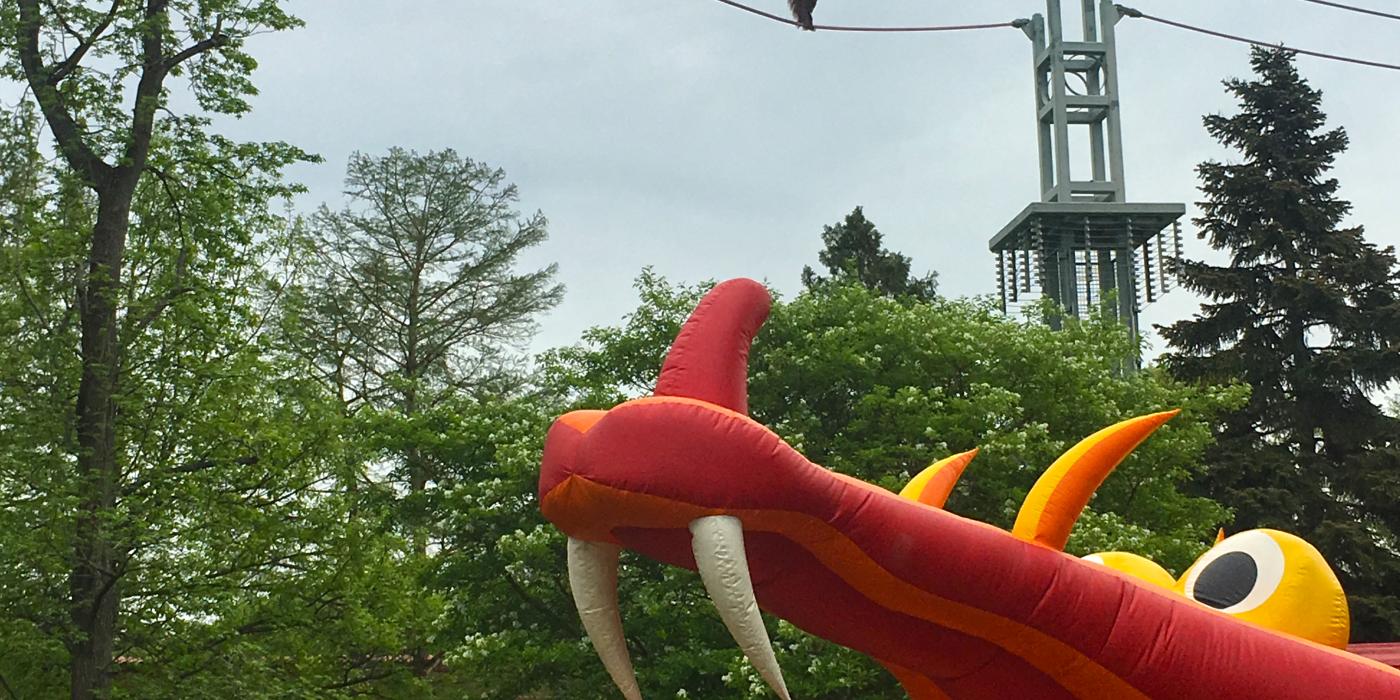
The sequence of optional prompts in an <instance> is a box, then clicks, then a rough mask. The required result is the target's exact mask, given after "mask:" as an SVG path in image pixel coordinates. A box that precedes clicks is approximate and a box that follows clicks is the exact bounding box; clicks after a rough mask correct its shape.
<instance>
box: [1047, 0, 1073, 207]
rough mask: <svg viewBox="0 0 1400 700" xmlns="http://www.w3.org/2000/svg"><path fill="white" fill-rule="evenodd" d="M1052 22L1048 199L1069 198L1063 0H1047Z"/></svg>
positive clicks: (1067, 199) (1064, 199)
mask: <svg viewBox="0 0 1400 700" xmlns="http://www.w3.org/2000/svg"><path fill="white" fill-rule="evenodd" d="M1048 2H1049V15H1050V16H1049V17H1048V18H1047V19H1048V20H1049V22H1050V100H1051V104H1052V109H1053V111H1054V115H1055V116H1054V124H1053V125H1052V128H1053V129H1054V131H1055V193H1054V195H1053V196H1052V197H1051V198H1050V199H1049V200H1048V201H1052V202H1068V201H1070V199H1071V197H1070V191H1071V189H1072V188H1073V185H1072V184H1071V182H1070V167H1069V110H1068V107H1067V105H1066V99H1067V96H1066V92H1065V52H1064V41H1065V32H1064V26H1063V18H1062V17H1061V16H1060V0H1048Z"/></svg>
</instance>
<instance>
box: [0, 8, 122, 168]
mask: <svg viewBox="0 0 1400 700" xmlns="http://www.w3.org/2000/svg"><path fill="white" fill-rule="evenodd" d="M16 2H17V3H18V5H19V22H18V23H17V24H16V25H15V33H16V37H15V39H16V40H17V44H18V46H17V48H18V52H19V62H20V66H21V68H23V70H24V77H25V80H26V81H28V82H29V88H30V89H31V90H33V92H34V99H35V100H36V101H37V102H38V103H39V110H40V111H42V112H43V113H44V120H45V121H47V122H48V124H49V129H50V130H51V131H52V132H53V136H54V140H55V141H56V142H58V150H59V152H60V153H62V154H63V158H64V160H66V161H67V162H68V166H69V167H71V168H73V170H74V171H75V172H76V173H78V175H79V176H81V177H82V178H83V180H85V181H86V182H87V184H88V185H89V186H91V187H93V188H94V189H97V190H102V189H105V188H106V187H107V184H108V181H109V180H110V178H111V175H112V171H113V168H112V167H111V166H110V165H108V164H107V163H106V162H104V161H103V160H102V159H101V158H100V157H98V155H97V153H96V152H94V151H93V150H92V147H91V146H90V145H89V144H88V142H87V140H86V139H85V138H84V137H83V133H82V130H81V129H79V128H78V124H77V122H76V121H75V120H74V119H73V114H72V113H71V112H70V111H69V110H68V108H67V107H66V106H65V105H64V104H63V100H62V98H60V97H59V94H58V90H57V89H56V88H55V86H54V85H53V83H52V82H50V80H49V76H50V75H51V71H50V68H49V67H48V66H45V65H44V60H43V56H42V51H41V49H40V47H39V28H40V24H41V17H40V13H39V0H16Z"/></svg>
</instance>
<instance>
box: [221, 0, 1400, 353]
mask: <svg viewBox="0 0 1400 700" xmlns="http://www.w3.org/2000/svg"><path fill="white" fill-rule="evenodd" d="M749 1H750V2H751V3H752V4H755V5H758V6H760V7H762V8H764V9H767V10H770V11H773V12H777V13H783V12H785V10H786V6H785V2H784V1H783V0H749ZM1354 3H1355V4H1364V5H1368V6H1370V7H1372V8H1375V9H1378V10H1386V11H1390V12H1395V13H1400V0H1354ZM1078 4H1079V3H1078V2H1075V0H1066V2H1065V5H1066V7H1067V8H1068V9H1069V10H1071V11H1077V6H1078ZM1125 4H1129V5H1132V6H1135V7H1137V8H1138V9H1140V10H1143V11H1145V12H1149V13H1153V14H1157V15H1160V16H1163V17H1167V18H1171V19H1177V20H1180V21H1185V22H1190V23H1195V24H1199V25H1203V26H1207V27H1211V28H1214V29H1218V30H1222V31H1230V32H1234V33H1238V34H1244V35H1248V36H1251V37H1257V38H1260V39H1264V40H1268V41H1282V42H1284V43H1287V44H1288V45H1290V46H1295V47H1301V48H1310V49H1316V50H1323V51H1332V52H1336V53H1343V54H1348V55H1354V56H1358V57H1363V58H1370V59H1373V60H1380V61H1386V62H1391V63H1400V21H1392V20H1385V19H1380V18H1376V17H1370V16H1366V15H1361V14H1355V13H1350V12H1345V11H1341V10H1338V9H1333V8H1328V7H1322V6H1319V5H1316V4H1313V3H1309V2H1304V1H1303V0H1172V1H1167V0H1131V1H1130V2H1127V3H1125ZM290 6H291V8H292V10H293V11H294V12H295V13H296V14H297V15H299V16H300V17H302V18H303V19H305V20H306V24H307V26H306V27H305V28H303V29H300V30H296V31H293V32H286V33H280V34H274V35H267V36H262V37H258V38H256V39H255V40H254V42H253V45H252V50H253V53H254V54H255V55H256V56H257V57H258V59H259V61H260V63H261V68H260V69H259V71H258V73H257V75H256V82H257V84H258V86H259V88H260V89H261V92H262V94H261V96H260V97H258V98H257V99H256V100H255V101H254V105H255V108H254V111H253V113H252V114H251V115H249V116H247V117H245V118H243V119H241V120H239V121H237V122H234V123H227V124H222V128H223V129H224V131H225V132H226V133H229V134H230V135H232V136H235V137H238V138H245V139H278V140H285V141H290V142H292V143H294V144H297V145H299V146H301V147H303V148H305V149H308V150H310V151H313V152H316V153H319V154H320V155H322V156H323V157H324V158H325V159H326V162H325V163H324V164H321V165H315V166H303V167H299V168H298V169H296V170H295V171H294V173H293V174H294V177H296V178H297V179H300V180H301V181H303V182H305V183H306V184H307V185H308V186H309V187H310V188H311V195H310V197H309V198H308V200H307V204H308V206H309V205H311V204H314V203H318V202H321V201H327V202H330V203H331V204H332V205H333V206H338V204H339V203H340V202H341V201H342V200H341V195H340V189H341V187H340V183H341V180H342V178H343V173H344V167H345V162H346V158H347V156H348V155H349V154H350V153H351V152H352V151H355V150H359V151H364V152H367V153H380V152H383V151H384V150H385V149H387V148H389V147H391V146H404V147H409V148H414V149H418V150H420V151H426V150H429V149H438V148H446V147H451V148H454V149H456V150H457V151H458V152H460V153H462V154H464V155H468V156H471V157H473V158H475V159H479V160H482V161H485V162H488V163H490V164H492V165H495V166H499V167H502V168H504V169H505V170H506V171H507V173H508V175H509V177H510V179H512V180H513V181H514V182H516V183H517V184H518V185H519V187H520V192H521V196H522V202H521V204H522V208H524V209H525V210H534V209H539V210H542V211H543V212H544V213H545V214H546V215H547V216H548V217H549V219H550V222H551V223H550V240H549V242H548V243H547V244H546V245H544V246H542V247H540V248H539V249H538V250H536V251H534V252H532V253H531V254H530V255H529V258H528V261H527V262H528V263H530V264H533V265H539V264H544V263H547V262H550V261H557V262H558V263H559V266H560V278H561V280H562V281H563V282H564V283H565V284H566V285H567V286H568V295H567V297H566V300H565V302H564V303H563V304H562V305H561V306H560V307H559V308H558V309H557V310H555V311H554V312H553V313H552V314H550V315H549V316H548V317H547V318H545V319H544V320H543V323H542V328H541V334H540V336H539V337H538V338H537V340H536V342H535V343H534V344H533V346H534V347H535V348H542V347H548V346H553V345H558V344H564V343H570V342H573V341H574V340H576V339H577V338H578V336H579V333H580V331H581V330H583V329H584V328H586V327H587V326H590V325H595V324H601V323H615V322H617V320H618V319H620V318H621V316H622V315H623V314H624V313H626V312H627V311H628V310H629V309H631V308H633V307H634V306H635V297H634V296H633V294H632V291H631V288H630V285H631V284H632V280H633V278H634V277H635V276H636V275H637V273H638V272H639V270H640V269H641V268H642V267H643V266H644V265H651V266H654V267H655V268H656V270H657V271H659V272H661V273H663V274H665V275H666V276H668V277H671V278H673V279H676V280H684V281H695V280H699V279H704V278H720V279H723V278H727V277H733V276H740V275H743V276H749V277H754V278H758V279H763V280H768V281H771V282H772V283H774V284H776V285H777V287H778V288H779V289H781V290H783V291H784V292H786V293H788V294H791V293H793V292H795V291H796V290H797V289H798V288H799V284H798V275H799V272H800V270H801V268H802V266H803V265H804V264H815V258H816V253H817V250H818V249H819V247H820V241H819V235H818V234H819V232H820V230H821V228H822V226H823V225H824V224H829V223H832V222H835V221H837V220H839V219H840V218H841V217H842V216H843V215H844V214H846V213H847V212H849V211H850V210H851V209H852V208H853V207H854V206H856V205H863V206H864V207H865V211H866V214H867V216H869V217H870V218H871V219H872V220H873V221H874V222H875V223H876V224H877V225H878V226H879V228H880V230H881V231H882V232H884V234H885V240H886V245H888V246H889V247H890V248H893V249H896V250H899V251H902V252H903V253H905V254H907V255H910V256H912V257H913V259H914V263H915V267H916V268H917V269H918V270H920V271H922V270H925V269H933V270H937V271H938V272H939V274H940V279H941V283H940V284H941V286H940V289H941V291H942V292H944V293H946V294H949V295H972V294H986V293H990V292H992V291H993V289H994V286H995V276H994V272H993V269H994V268H993V262H994V261H993V258H992V256H991V255H990V254H989V253H988V252H987V246H986V243H987V240H988V238H989V237H990V236H991V235H992V234H993V233H995V232H996V231H997V230H998V229H1000V228H1001V226H1002V225H1003V224H1005V223H1006V222H1007V221H1008V220H1009V219H1010V218H1011V217H1012V216H1014V215H1015V214H1016V213H1017V212H1018V211H1020V210H1021V208H1022V207H1024V206H1025V205H1026V204H1027V203H1028V202H1030V201H1032V200H1034V199H1036V198H1037V192H1036V188H1037V182H1038V181H1037V174H1036V173H1037V171H1036V160H1035V153H1036V152H1035V146H1034V142H1035V127H1034V117H1033V113H1032V105H1033V102H1032V92H1031V60H1030V53H1031V50H1030V42H1029V41H1028V40H1027V39H1026V37H1025V35H1023V34H1022V33H1021V32H1020V31H1019V30H1014V29H997V30H987V31H976V32H960V33H940V34H906V35H889V34H839V33H830V32H817V33H815V34H812V33H804V32H799V31H797V30H796V29H794V28H791V27H785V26H782V25H778V24H776V23H772V22H769V21H766V20H762V19H759V18H756V17H754V16H751V15H748V14H744V13H741V12H739V11H736V10H733V9H730V8H728V7H726V6H724V5H722V4H720V3H718V2H715V1H714V0H398V1H392V2H391V1H386V0H301V1H299V2H292V3H290ZM1044 8H1045V4H1044V2H1043V0H984V1H982V2H951V1H949V0H821V3H820V4H819V5H818V7H817V13H818V21H819V22H826V23H832V24H875V25H878V24H906V25H907V24H950V23H968V22H996V21H1004V20H1010V19H1013V18H1016V17H1028V16H1030V15H1031V14H1033V13H1035V12H1044ZM1067 24H1068V22H1067ZM1118 37H1119V47H1118V49H1119V57H1120V68H1121V71H1120V72H1121V83H1120V90H1121V93H1122V99H1123V121H1124V142H1125V151H1126V157H1127V178H1126V181H1127V189H1128V196H1129V199H1131V200H1134V201H1157V202H1186V203H1188V205H1189V204H1191V203H1193V202H1194V201H1195V200H1196V199H1197V192H1196V189H1195V185H1196V180H1195V174H1194V172H1193V167H1194V166H1195V165H1196V164H1197V163H1198V162H1200V161H1202V160H1203V159H1207V158H1219V157H1222V156H1224V155H1226V154H1225V153H1224V152H1223V151H1221V150H1220V149H1219V148H1218V147H1217V146H1216V145H1215V144H1214V143H1213V142H1212V141H1211V139H1210V138H1209V137H1208V136H1207V135H1206V133H1205V131H1204V130H1203V129H1202V128H1201V121H1200V118H1201V115H1202V114H1205V113H1208V112H1218V111H1222V110H1224V111H1229V110H1230V109H1232V104H1231V102H1230V100H1229V99H1228V97H1227V96H1226V95H1225V94H1224V92H1223V91H1222V89H1221V87H1220V80H1221V79H1222V78H1225V77H1228V76H1247V75H1248V73H1249V70H1248V63H1247V59H1248V50H1247V47H1245V46H1243V45H1239V44H1233V43H1229V42H1225V41H1221V40H1218V39H1213V38H1210V37H1205V36H1200V35H1196V34H1191V33H1187V32H1184V31H1181V30H1178V29H1172V28H1169V27H1165V26H1161V25H1158V24H1152V23H1148V22H1147V21H1144V20H1131V19H1125V20H1123V22H1122V23H1120V24H1119V26H1118ZM1299 66H1300V68H1301V70H1302V72H1303V74H1304V75H1305V76H1306V77H1307V78H1308V79H1309V80H1310V81H1311V82H1312V84H1313V85H1314V86H1315V87H1318V88H1320V89H1322V90H1323V92H1324V104H1323V106H1324V109H1325V110H1326V111H1327V112H1328V114H1329V115H1330V117H1331V119H1332V123H1333V124H1335V125H1342V126H1345V127H1346V129H1347V131H1348V132H1349V134H1350V136H1351V149H1350V150H1349V151H1348V152H1347V153H1346V154H1345V155H1344V156H1343V157H1342V158H1341V159H1340V161H1339V162H1338V166H1337V169H1336V171H1335V174H1336V176H1337V177H1338V178H1340V180H1341V182H1342V194H1343V196H1345V197H1347V198H1348V199H1350V200H1351V201H1352V202H1353V203H1354V204H1355V210H1354V216H1353V219H1354V221H1356V222H1359V223H1364V224H1365V225H1366V226H1367V230H1368V236H1369V238H1370V240H1371V241H1373V242H1376V243H1379V244H1384V245H1394V244H1397V243H1400V201H1398V200H1400V195H1397V191H1400V165H1397V163H1400V71H1387V70H1381V69H1376V68H1367V67H1362V66H1353V65H1346V64H1340V63H1333V62H1328V61H1323V60H1318V59H1313V58H1307V57H1302V58H1300V59H1299ZM1188 211H1194V207H1193V206H1192V207H1189V208H1188ZM1187 252H1188V254H1191V255H1194V256H1200V255H1203V254H1204V252H1205V244H1204V243H1203V242H1200V241H1197V240H1196V239H1195V237H1194V231H1193V230H1191V229H1190V227H1189V226H1188V240H1187ZM1197 303H1198V302H1197V301H1196V300H1194V299H1192V298H1191V297H1190V296H1189V295H1186V294H1183V293H1181V292H1179V291H1178V292H1173V294H1172V295H1170V296H1169V297H1167V299H1166V300H1165V301H1161V302H1158V303H1157V304H1155V305H1153V306H1150V307H1148V309H1147V310H1146V312H1145V314H1144V321H1145V322H1146V323H1153V322H1166V321H1170V320H1172V319H1174V318H1178V317H1180V316H1183V315H1186V314H1189V313H1190V312H1192V311H1193V310H1194V309H1195V308H1196V304H1197ZM1157 345H1158V347H1157V350H1160V343H1157Z"/></svg>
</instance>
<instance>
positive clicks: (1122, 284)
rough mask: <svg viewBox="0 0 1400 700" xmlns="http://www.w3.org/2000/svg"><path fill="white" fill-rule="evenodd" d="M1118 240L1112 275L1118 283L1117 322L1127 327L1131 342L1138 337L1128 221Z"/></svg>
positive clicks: (1130, 235) (1134, 280) (1134, 277)
mask: <svg viewBox="0 0 1400 700" xmlns="http://www.w3.org/2000/svg"><path fill="white" fill-rule="evenodd" d="M1118 236H1120V237H1119V239H1118V241H1117V243H1116V245H1115V246H1114V247H1115V248H1117V249H1118V250H1117V251H1116V252H1117V253H1118V259H1117V260H1115V261H1114V262H1115V263H1116V269H1115V270H1114V274H1115V276H1116V277H1117V282H1118V320H1120V321H1122V322H1123V323H1124V324H1127V326H1128V333H1129V334H1131V335H1132V337H1133V340H1137V337H1138V327H1137V326H1138V318H1137V306H1138V302H1137V270H1136V269H1135V268H1136V267H1137V266H1136V261H1134V260H1133V223H1132V220H1131V219H1129V220H1128V222H1127V224H1126V225H1125V226H1124V227H1123V230H1122V231H1121V232H1120V233H1119V234H1118Z"/></svg>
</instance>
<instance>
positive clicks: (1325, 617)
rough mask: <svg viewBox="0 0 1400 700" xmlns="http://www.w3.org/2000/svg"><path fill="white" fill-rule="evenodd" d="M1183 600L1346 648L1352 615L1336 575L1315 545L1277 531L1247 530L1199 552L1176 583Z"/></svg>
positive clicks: (1322, 642) (1329, 644) (1305, 637)
mask: <svg viewBox="0 0 1400 700" xmlns="http://www.w3.org/2000/svg"><path fill="white" fill-rule="evenodd" d="M1176 591H1177V592H1178V593H1180V594H1182V595H1184V596H1186V597H1187V598H1190V599H1192V600H1194V601H1197V602H1199V603H1201V604H1202V605H1206V606H1209V607H1212V608H1215V609H1216V610H1219V611H1220V612H1223V613H1228V614H1230V615H1233V616H1235V617H1237V618H1239V619H1241V620H1244V621H1246V622H1251V623H1254V624H1256V625H1260V626H1262V627H1268V628H1269V629H1274V630H1278V631H1280V632H1286V633H1288V634H1292V635H1296V636H1299V637H1302V638H1304V639H1310V640H1312V641H1314V642H1318V643H1319V644H1326V645H1328V646H1333V647H1338V648H1346V644H1347V637H1348V636H1349V635H1350V629H1351V617H1350V615H1349V614H1348V610H1347V598H1346V594H1345V593H1343V592H1342V585H1341V583H1339V582H1338V581H1337V575H1336V574H1335V573H1333V572H1332V568H1331V567H1330V566H1328V565H1327V561H1326V560H1325V559H1323V558H1322V554H1321V553H1319V552H1318V551H1317V548H1316V547H1313V546H1312V545H1310V544H1308V543H1307V542H1305V541H1303V540H1302V539H1301V538H1299V537H1298V536H1296V535H1291V534H1289V533H1286V532H1280V531H1278V530H1267V529H1264V530H1249V531H1247V532H1241V533H1239V534H1237V535H1234V536H1233V537H1229V538H1226V539H1225V540H1223V541H1222V542H1220V543H1219V544H1217V545H1215V546H1214V547H1212V548H1211V549H1210V551H1208V552H1206V553H1205V554H1203V555H1201V558H1200V559H1197V560H1196V563H1195V564H1192V565H1191V568H1190V569H1187V571H1186V574H1185V575H1184V576H1182V577H1181V580H1180V581H1178V582H1177V584H1176Z"/></svg>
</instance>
